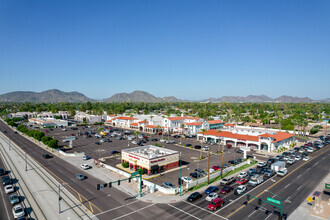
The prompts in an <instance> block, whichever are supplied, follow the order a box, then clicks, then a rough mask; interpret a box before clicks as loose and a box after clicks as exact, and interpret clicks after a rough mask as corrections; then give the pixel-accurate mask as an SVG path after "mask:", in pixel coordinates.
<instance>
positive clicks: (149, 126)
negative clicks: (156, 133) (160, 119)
mask: <svg viewBox="0 0 330 220" xmlns="http://www.w3.org/2000/svg"><path fill="white" fill-rule="evenodd" d="M146 127H147V128H157V126H156V125H147V126H146Z"/></svg>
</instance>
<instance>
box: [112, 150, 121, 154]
mask: <svg viewBox="0 0 330 220" xmlns="http://www.w3.org/2000/svg"><path fill="white" fill-rule="evenodd" d="M111 154H120V152H119V151H116V150H113V151H111Z"/></svg>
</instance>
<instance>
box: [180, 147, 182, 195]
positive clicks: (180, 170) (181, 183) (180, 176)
mask: <svg viewBox="0 0 330 220" xmlns="http://www.w3.org/2000/svg"><path fill="white" fill-rule="evenodd" d="M179 166H180V185H179V187H180V196H181V185H182V179H181V151H180V160H179Z"/></svg>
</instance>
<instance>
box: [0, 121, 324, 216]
mask: <svg viewBox="0 0 330 220" xmlns="http://www.w3.org/2000/svg"><path fill="white" fill-rule="evenodd" d="M2 130H7V133H6V135H7V136H8V137H10V138H11V139H12V140H14V142H15V143H16V144H17V145H18V146H20V147H21V148H22V149H23V150H25V151H26V152H27V153H28V154H29V155H30V156H31V157H33V158H34V159H35V160H36V161H38V162H39V163H40V165H42V166H44V167H45V168H46V169H47V170H48V172H49V173H51V174H52V175H53V176H54V177H55V178H57V180H58V181H60V182H61V183H63V182H66V183H67V186H66V187H67V189H68V190H69V191H70V192H71V193H72V194H73V196H75V197H76V198H77V200H79V199H80V198H82V203H83V204H84V205H85V207H86V208H87V209H89V211H90V212H92V213H93V214H94V215H95V216H96V217H97V218H99V219H153V218H158V219H226V218H225V217H227V218H229V219H239V218H240V219H246V218H251V219H265V218H268V219H275V218H276V217H277V216H276V214H271V213H272V212H273V211H274V208H273V207H272V206H267V205H265V204H262V205H261V206H262V208H259V209H258V210H255V205H256V201H251V202H250V203H249V204H248V205H247V206H242V204H243V202H245V201H246V197H245V196H241V197H239V196H236V195H234V194H233V193H230V194H228V195H225V196H221V197H222V198H224V201H225V204H226V206H225V207H224V208H222V209H220V210H217V211H216V212H211V211H209V210H207V204H208V202H207V201H205V195H204V197H203V199H200V200H197V201H196V202H193V203H188V202H185V201H183V202H178V203H174V204H173V203H172V204H152V203H146V202H142V201H139V200H137V199H135V198H132V196H131V195H128V194H126V193H124V192H121V191H119V190H117V189H115V188H110V189H109V188H105V189H103V190H101V191H98V190H96V184H97V183H100V182H101V181H100V180H98V179H97V178H94V177H93V176H88V179H86V180H83V181H78V180H76V179H75V177H74V174H76V173H84V171H82V170H80V169H78V168H76V167H75V166H73V165H71V164H69V163H68V162H66V161H65V160H63V159H61V158H58V157H54V158H52V159H47V160H46V159H43V158H42V154H44V153H47V152H46V151H45V150H44V149H42V148H40V147H39V146H37V145H36V144H34V143H32V142H31V141H29V140H27V139H26V138H24V137H22V136H20V135H19V134H14V132H13V131H12V130H11V129H9V128H8V127H7V126H6V125H5V124H4V123H3V122H0V131H2ZM328 148H329V146H326V147H324V148H322V149H321V150H319V151H316V152H315V153H313V155H312V160H310V161H309V162H307V163H306V162H305V161H299V162H296V163H295V164H294V165H292V166H290V167H289V168H288V170H289V172H290V174H289V175H287V176H285V177H282V178H281V177H277V176H275V177H272V178H270V179H268V180H266V181H265V182H264V183H263V184H262V185H260V186H259V187H256V188H252V187H249V186H248V188H249V189H251V190H252V191H250V192H249V193H251V195H253V196H260V197H261V198H263V199H265V198H266V197H267V196H269V194H266V193H265V192H264V190H265V189H269V190H270V191H272V192H274V193H276V194H278V195H279V196H282V197H283V201H286V202H285V205H284V213H286V214H287V215H289V214H290V213H291V212H292V211H293V210H294V209H295V208H296V207H297V206H298V205H299V204H300V203H301V202H302V201H303V200H304V199H305V197H306V195H308V194H309V193H310V192H311V190H312V189H313V186H316V183H317V181H318V180H319V179H320V178H322V176H325V175H326V174H327V172H328V170H325V169H323V167H325V166H328V165H329V164H328V163H329V158H328V157H329V156H328V153H327V152H326V151H328ZM321 154H322V155H321ZM319 155H320V156H319ZM314 158H315V159H314ZM317 158H319V159H320V161H318V159H317ZM328 167H329V166H328ZM308 168H310V169H308ZM315 170H317V171H318V172H314V171H315ZM292 171H294V172H292ZM309 172H310V173H309ZM85 174H86V173H85ZM86 175H87V174H86ZM310 177H312V179H310ZM307 180H308V181H307ZM299 181H301V182H302V183H301V185H299ZM298 185H299V186H298ZM300 186H301V187H300ZM299 187H300V188H299ZM298 189H299V190H298ZM270 196H272V195H270ZM142 210H143V211H142ZM262 210H264V211H262ZM266 210H269V211H270V212H269V213H267V214H265V212H266Z"/></svg>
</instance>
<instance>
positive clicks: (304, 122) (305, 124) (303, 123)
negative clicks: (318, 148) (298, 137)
mask: <svg viewBox="0 0 330 220" xmlns="http://www.w3.org/2000/svg"><path fill="white" fill-rule="evenodd" d="M301 124H302V126H303V127H304V136H306V126H307V125H308V121H306V120H303V121H302V122H301Z"/></svg>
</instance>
